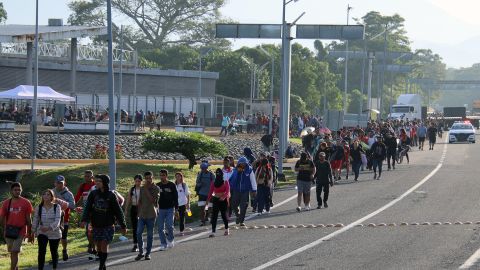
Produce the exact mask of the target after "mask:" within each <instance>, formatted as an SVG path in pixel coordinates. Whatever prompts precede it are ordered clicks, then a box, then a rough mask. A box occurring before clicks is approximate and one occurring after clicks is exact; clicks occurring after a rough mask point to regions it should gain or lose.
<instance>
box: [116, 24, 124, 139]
mask: <svg viewBox="0 0 480 270" xmlns="http://www.w3.org/2000/svg"><path fill="white" fill-rule="evenodd" d="M122 79H123V25H121V26H120V76H119V78H118V101H117V115H118V116H117V117H118V120H117V121H118V122H117V130H118V132H120V125H121V123H122V114H121V110H122V87H123V82H122Z"/></svg>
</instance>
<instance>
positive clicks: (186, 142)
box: [142, 130, 227, 169]
mask: <svg viewBox="0 0 480 270" xmlns="http://www.w3.org/2000/svg"><path fill="white" fill-rule="evenodd" d="M142 147H143V149H145V150H150V151H156V152H165V153H180V154H182V155H184V156H185V157H186V158H187V159H188V164H189V166H188V167H189V168H190V169H193V166H195V165H196V164H197V162H196V160H197V159H199V158H201V157H202V156H224V155H225V154H226V153H227V148H226V147H225V145H223V144H222V143H220V142H219V141H217V140H215V139H213V138H211V137H208V136H206V135H204V134H200V133H189V132H184V133H177V132H172V131H158V130H155V131H151V132H149V133H147V134H145V135H144V136H143V144H142Z"/></svg>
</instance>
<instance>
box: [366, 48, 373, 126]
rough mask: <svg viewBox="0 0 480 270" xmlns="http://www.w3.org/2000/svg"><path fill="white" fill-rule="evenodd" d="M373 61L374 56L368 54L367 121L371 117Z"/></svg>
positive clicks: (371, 53) (370, 53)
mask: <svg viewBox="0 0 480 270" xmlns="http://www.w3.org/2000/svg"><path fill="white" fill-rule="evenodd" d="M373 59H375V56H374V54H373V52H369V53H368V82H367V83H368V86H367V92H368V94H367V95H368V97H367V107H368V117H367V121H370V118H371V116H372V75H373V68H372V65H373Z"/></svg>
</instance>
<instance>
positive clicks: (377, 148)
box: [371, 136, 387, 180]
mask: <svg viewBox="0 0 480 270" xmlns="http://www.w3.org/2000/svg"><path fill="white" fill-rule="evenodd" d="M371 151H372V163H373V173H374V176H373V179H377V180H380V177H381V176H382V166H383V161H384V160H385V157H386V155H387V147H386V146H385V144H384V143H383V137H382V136H377V141H376V142H374V143H373V145H372V148H371ZM377 168H378V178H377Z"/></svg>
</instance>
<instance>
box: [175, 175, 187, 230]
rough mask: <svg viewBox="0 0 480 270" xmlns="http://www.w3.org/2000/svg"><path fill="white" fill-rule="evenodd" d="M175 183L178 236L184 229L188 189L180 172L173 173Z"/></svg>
mask: <svg viewBox="0 0 480 270" xmlns="http://www.w3.org/2000/svg"><path fill="white" fill-rule="evenodd" d="M175 185H176V186H177V193H178V220H179V223H180V224H179V226H180V236H183V235H184V232H183V231H184V230H185V216H186V214H187V212H188V211H190V191H189V189H188V186H187V184H186V183H185V181H184V180H183V174H182V173H181V172H177V173H175Z"/></svg>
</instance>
